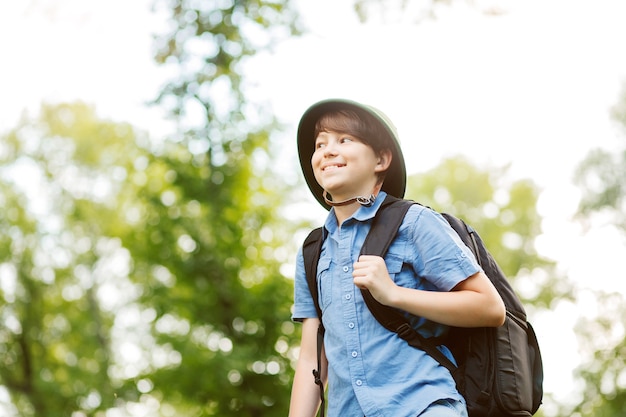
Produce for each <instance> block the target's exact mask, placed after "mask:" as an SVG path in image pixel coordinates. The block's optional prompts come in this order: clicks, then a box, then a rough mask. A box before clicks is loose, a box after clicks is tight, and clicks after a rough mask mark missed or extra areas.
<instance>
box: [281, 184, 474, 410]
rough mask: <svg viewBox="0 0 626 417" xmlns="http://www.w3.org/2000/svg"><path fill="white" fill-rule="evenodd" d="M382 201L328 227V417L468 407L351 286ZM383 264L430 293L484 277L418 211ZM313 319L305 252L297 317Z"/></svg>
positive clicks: (323, 274)
mask: <svg viewBox="0 0 626 417" xmlns="http://www.w3.org/2000/svg"><path fill="white" fill-rule="evenodd" d="M384 197H385V194H384V193H381V194H380V195H379V196H378V198H377V200H376V202H375V204H374V205H373V206H371V207H361V208H359V209H358V210H357V212H356V213H354V215H353V216H352V217H351V218H349V219H347V220H346V221H345V222H344V223H343V224H342V225H341V227H339V226H338V225H337V220H336V217H335V213H334V211H333V210H331V212H330V213H329V215H328V218H327V221H326V224H325V227H326V231H327V237H326V240H325V241H324V244H323V247H322V253H321V256H320V260H319V264H318V271H317V274H318V275H317V281H318V291H319V300H320V306H321V308H322V321H323V323H324V327H325V328H326V334H325V337H324V347H325V350H326V356H327V358H328V363H329V365H328V378H329V390H328V415H329V417H334V416H336V417H352V416H354V417H357V416H358V417H362V416H367V417H382V416H390V417H402V416H407V417H415V416H417V415H418V414H419V413H420V412H421V411H423V410H424V409H425V408H426V407H427V406H428V405H429V404H431V403H432V402H434V401H436V400H438V399H446V398H450V399H456V400H459V401H464V400H463V398H462V396H461V395H460V394H459V393H458V392H457V390H456V387H455V383H454V380H453V379H452V376H451V375H450V373H449V371H448V370H447V369H446V368H444V367H443V366H440V365H439V363H438V362H436V361H435V360H434V359H432V358H431V357H430V356H429V355H428V354H426V353H425V352H423V351H422V350H420V349H415V348H413V347H411V346H409V345H408V344H407V343H406V342H405V341H404V340H402V339H400V337H398V336H397V335H396V334H395V333H392V332H390V331H388V330H387V329H385V328H383V327H382V326H381V325H380V324H379V323H378V322H377V321H376V319H375V318H374V317H373V316H372V315H371V313H370V312H369V310H368V308H367V306H366V305H365V302H364V301H363V298H362V296H361V292H360V290H359V289H358V288H356V287H355V285H354V283H353V280H352V265H353V263H354V262H355V261H356V260H357V258H358V256H359V252H360V249H361V246H362V244H363V241H364V240H365V236H366V235H367V233H368V231H369V229H370V224H371V220H372V218H373V217H374V215H375V214H376V212H377V210H378V208H379V207H380V205H381V203H382V201H383V200H384ZM385 262H386V265H387V269H388V271H389V274H390V276H391V278H392V279H393V280H394V281H395V282H396V284H398V285H401V286H404V287H410V288H418V289H423V290H429V291H450V290H451V289H452V288H453V287H454V286H455V285H456V284H458V283H459V282H461V281H463V280H464V279H466V278H468V277H469V276H471V275H473V274H475V273H476V272H478V271H479V270H480V267H479V266H478V265H477V264H476V262H475V261H474V258H473V256H472V255H471V252H470V251H469V250H468V249H467V247H466V246H465V245H464V244H463V243H462V242H461V241H460V239H459V238H458V236H457V235H456V233H455V232H454V230H452V228H451V227H450V226H449V225H448V223H447V222H446V220H445V219H443V217H441V216H440V215H439V214H438V213H436V212H434V211H432V210H430V209H428V208H424V207H422V206H419V205H414V206H412V207H411V208H410V209H409V211H408V213H407V215H406V217H405V219H404V221H403V223H402V225H401V227H400V230H399V234H398V236H397V237H396V239H395V240H394V242H393V243H392V245H391V247H390V249H389V252H388V253H387V255H386V256H385ZM310 317H317V313H316V310H315V306H314V305H313V300H312V297H311V295H310V292H309V289H308V286H307V283H306V278H305V273H304V260H303V257H302V251H300V253H299V254H298V257H297V265H296V281H295V304H294V310H293V315H292V318H293V319H294V320H297V321H301V320H303V319H305V318H310ZM412 322H413V324H414V325H415V328H417V329H418V330H419V331H420V332H422V333H425V334H436V335H440V334H443V333H444V332H445V331H446V326H443V325H439V324H436V323H432V322H430V321H427V320H425V319H422V318H419V317H413V321H412ZM442 349H443V350H444V352H445V353H446V354H447V355H448V356H451V355H450V353H449V351H447V349H445V348H442Z"/></svg>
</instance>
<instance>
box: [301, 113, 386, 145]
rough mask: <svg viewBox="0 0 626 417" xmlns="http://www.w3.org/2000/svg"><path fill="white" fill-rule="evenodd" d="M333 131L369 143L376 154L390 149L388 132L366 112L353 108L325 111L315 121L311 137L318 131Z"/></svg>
mask: <svg viewBox="0 0 626 417" xmlns="http://www.w3.org/2000/svg"><path fill="white" fill-rule="evenodd" d="M328 131H333V132H337V133H345V134H349V135H352V136H355V137H357V138H359V139H360V140H362V141H363V143H365V144H366V145H369V146H370V147H371V148H372V149H373V150H374V152H375V153H376V154H377V155H378V154H380V153H381V152H382V151H384V150H391V144H390V143H389V140H388V139H387V138H388V137H389V133H388V132H386V131H385V130H383V128H382V127H381V124H380V123H379V122H378V121H377V120H376V119H374V118H373V117H372V116H371V115H369V114H367V113H361V112H356V111H353V110H336V111H332V112H329V113H325V114H323V115H322V116H320V118H319V119H318V120H317V122H316V123H315V130H314V131H313V138H317V136H318V135H319V134H320V132H328Z"/></svg>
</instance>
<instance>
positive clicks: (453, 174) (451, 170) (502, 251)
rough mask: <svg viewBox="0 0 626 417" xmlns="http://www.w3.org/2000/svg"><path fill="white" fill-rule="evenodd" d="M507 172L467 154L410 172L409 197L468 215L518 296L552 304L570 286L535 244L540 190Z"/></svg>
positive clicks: (443, 209)
mask: <svg viewBox="0 0 626 417" xmlns="http://www.w3.org/2000/svg"><path fill="white" fill-rule="evenodd" d="M506 172H507V168H506V167H501V168H490V169H479V168H478V167H476V166H475V165H473V164H472V163H470V162H469V161H468V160H466V159H465V158H463V157H460V156H458V157H453V158H449V159H446V160H444V161H442V163H441V164H440V165H438V166H437V167H435V168H434V169H432V170H430V171H428V172H425V173H423V174H419V175H414V176H411V177H410V178H409V180H408V185H407V192H406V197H407V198H410V199H412V200H415V201H418V202H420V203H421V204H424V205H426V206H430V207H432V208H433V209H435V210H438V211H442V212H448V213H450V214H454V215H456V216H457V217H459V218H462V219H463V220H465V221H466V222H467V223H468V224H470V225H471V226H472V227H473V228H474V229H476V230H477V231H478V233H479V234H480V235H481V237H482V238H483V240H484V241H485V244H486V245H487V247H488V248H489V251H490V252H491V253H492V254H493V256H494V258H495V259H496V260H497V262H498V264H499V265H500V267H501V268H502V270H503V272H504V273H505V274H506V275H507V276H508V277H509V278H510V279H511V280H512V282H513V284H514V286H516V288H517V289H518V292H519V293H520V296H522V297H523V298H525V301H526V302H527V303H528V304H529V305H536V306H537V307H549V306H550V304H551V303H552V302H553V301H555V300H556V299H557V298H561V297H563V296H565V295H566V294H568V292H569V290H570V289H569V285H568V284H567V282H566V280H564V279H563V278H562V277H559V276H558V274H557V273H556V271H555V264H554V262H553V261H551V260H548V259H546V258H543V257H542V256H541V255H540V254H539V253H537V250H536V248H535V239H536V238H537V236H538V235H539V234H540V233H541V217H540V215H539V214H538V213H537V210H536V204H537V197H538V193H539V190H538V188H537V186H536V185H535V184H534V183H533V182H532V181H530V180H517V181H514V182H508V183H507V182H505V178H506ZM522 277H523V279H520V278H522Z"/></svg>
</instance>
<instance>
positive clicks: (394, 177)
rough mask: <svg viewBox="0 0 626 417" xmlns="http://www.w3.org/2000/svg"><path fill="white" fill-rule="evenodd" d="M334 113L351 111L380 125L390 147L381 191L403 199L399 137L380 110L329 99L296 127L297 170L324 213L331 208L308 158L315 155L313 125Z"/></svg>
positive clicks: (310, 109) (307, 112) (402, 160)
mask: <svg viewBox="0 0 626 417" xmlns="http://www.w3.org/2000/svg"><path fill="white" fill-rule="evenodd" d="M337 110H352V111H354V112H356V113H367V114H369V115H370V116H373V117H374V119H375V120H376V121H377V122H378V123H380V125H381V126H382V127H383V128H384V131H385V132H387V133H388V135H389V137H388V139H390V140H389V141H388V143H390V144H391V153H392V159H391V165H390V166H389V169H388V170H387V173H386V175H385V180H384V182H383V186H382V190H383V191H385V192H386V193H387V194H390V195H392V196H394V197H397V198H403V197H404V192H405V189H406V167H405V164H404V156H403V155H402V149H401V148H400V143H399V140H398V134H397V132H396V129H395V127H394V126H393V124H392V123H391V121H390V120H389V119H388V118H387V117H386V116H385V115H384V114H383V113H382V112H380V111H379V110H377V109H375V108H373V107H371V106H367V105H364V104H360V103H357V102H354V101H351V100H344V99H331V100H323V101H320V102H318V103H315V104H314V105H312V106H311V107H309V108H308V109H307V110H306V111H305V112H304V114H303V115H302V118H301V119H300V123H299V124H298V156H299V157H300V167H301V168H302V173H303V174H304V179H305V180H306V183H307V185H308V186H309V189H310V190H311V193H313V196H314V197H315V199H316V200H317V201H318V202H319V203H320V204H321V205H322V206H323V207H324V208H325V209H326V210H330V206H329V205H328V204H327V203H326V201H324V196H323V195H324V189H323V188H322V187H320V185H319V184H318V183H317V181H316V180H315V175H314V174H313V167H312V166H311V158H312V156H313V153H314V152H315V138H314V137H313V135H314V133H315V124H316V123H317V121H318V120H319V118H320V117H321V116H322V115H324V114H326V113H329V112H333V111H337Z"/></svg>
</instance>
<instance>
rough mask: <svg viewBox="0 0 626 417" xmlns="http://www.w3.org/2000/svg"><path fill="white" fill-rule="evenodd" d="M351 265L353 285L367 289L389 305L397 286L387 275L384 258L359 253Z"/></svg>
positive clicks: (379, 300)
mask: <svg viewBox="0 0 626 417" xmlns="http://www.w3.org/2000/svg"><path fill="white" fill-rule="evenodd" d="M353 267H354V269H353V271H352V277H353V278H354V285H356V286H357V287H359V288H360V289H367V290H369V292H370V293H371V294H372V296H373V297H374V298H375V299H376V301H378V302H379V303H382V304H385V305H391V301H390V300H391V299H392V295H393V293H394V290H395V289H396V288H398V286H397V285H396V283H395V282H393V280H392V279H391V277H390V276H389V271H387V265H385V260H384V259H383V258H381V257H380V256H373V255H361V256H360V257H359V260H358V261H357V262H355V263H354V265H353Z"/></svg>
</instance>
